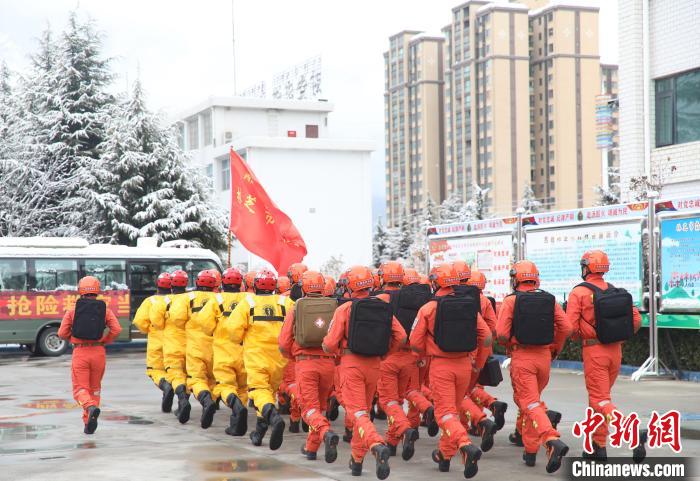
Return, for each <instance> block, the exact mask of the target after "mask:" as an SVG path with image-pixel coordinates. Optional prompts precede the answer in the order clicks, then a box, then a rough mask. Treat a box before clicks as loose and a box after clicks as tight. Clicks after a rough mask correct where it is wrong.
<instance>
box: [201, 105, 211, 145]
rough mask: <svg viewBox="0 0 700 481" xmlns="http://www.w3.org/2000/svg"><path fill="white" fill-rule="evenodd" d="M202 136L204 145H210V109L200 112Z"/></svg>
mask: <svg viewBox="0 0 700 481" xmlns="http://www.w3.org/2000/svg"><path fill="white" fill-rule="evenodd" d="M202 136H203V137H204V138H203V141H204V145H211V142H212V127H211V110H208V111H207V112H205V113H203V114H202Z"/></svg>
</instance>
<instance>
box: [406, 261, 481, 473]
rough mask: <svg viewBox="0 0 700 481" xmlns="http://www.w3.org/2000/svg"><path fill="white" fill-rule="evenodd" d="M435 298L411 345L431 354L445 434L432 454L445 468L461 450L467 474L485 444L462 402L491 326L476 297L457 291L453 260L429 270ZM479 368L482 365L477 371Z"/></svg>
mask: <svg viewBox="0 0 700 481" xmlns="http://www.w3.org/2000/svg"><path fill="white" fill-rule="evenodd" d="M430 279H431V281H432V282H433V285H434V287H435V296H436V299H435V300H432V301H430V302H428V303H427V304H425V305H424V306H423V307H421V309H420V310H419V311H418V316H417V318H416V326H415V327H414V328H413V331H412V332H411V347H412V348H413V349H414V350H415V351H416V352H419V353H425V354H427V355H428V356H430V357H431V361H430V387H431V389H432V393H433V402H434V405H435V417H436V419H437V422H438V424H439V425H440V428H441V429H442V436H441V437H440V442H439V447H438V449H436V450H435V451H433V454H432V459H433V461H435V462H436V463H438V469H439V470H440V471H441V472H446V471H449V469H450V460H451V458H452V457H453V456H454V455H455V454H457V453H458V452H459V453H460V455H461V458H462V462H463V463H464V477H465V478H471V477H473V476H475V475H476V473H477V471H478V469H479V468H478V466H477V461H478V460H479V459H480V458H481V450H480V449H479V448H477V447H476V446H474V445H473V444H472V443H471V440H470V439H469V435H468V434H467V431H466V429H465V428H464V426H463V425H462V423H461V421H460V414H459V405H460V403H461V401H462V400H463V399H464V395H465V394H466V392H467V388H468V386H469V379H470V377H471V376H472V373H474V372H475V365H474V358H473V356H474V354H473V353H474V351H476V350H477V349H478V348H479V347H488V346H490V345H491V342H492V339H491V332H490V329H489V327H488V325H487V324H486V323H485V322H484V319H483V318H482V317H481V314H479V310H478V305H475V302H474V300H473V299H466V298H460V297H458V296H456V295H455V294H454V286H456V285H458V284H459V277H458V276H457V271H456V270H455V268H454V267H453V266H452V265H450V264H440V265H438V266H436V267H433V268H432V269H431V271H430ZM476 372H478V370H477V371H476Z"/></svg>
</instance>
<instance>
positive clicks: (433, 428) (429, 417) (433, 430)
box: [423, 407, 440, 438]
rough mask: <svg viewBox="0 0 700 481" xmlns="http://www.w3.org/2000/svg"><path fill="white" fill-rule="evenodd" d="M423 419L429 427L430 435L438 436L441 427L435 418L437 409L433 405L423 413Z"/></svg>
mask: <svg viewBox="0 0 700 481" xmlns="http://www.w3.org/2000/svg"><path fill="white" fill-rule="evenodd" d="M423 421H425V425H426V426H427V427H428V436H430V437H431V438H434V437H435V436H437V433H438V432H439V431H440V427H439V426H438V423H437V420H436V419H435V410H434V409H433V408H432V407H429V408H428V409H426V411H425V412H424V413H423Z"/></svg>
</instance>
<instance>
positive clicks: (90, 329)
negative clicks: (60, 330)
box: [71, 297, 107, 341]
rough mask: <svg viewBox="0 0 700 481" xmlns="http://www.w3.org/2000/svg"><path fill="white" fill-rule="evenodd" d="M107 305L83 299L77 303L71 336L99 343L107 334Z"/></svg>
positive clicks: (102, 302)
mask: <svg viewBox="0 0 700 481" xmlns="http://www.w3.org/2000/svg"><path fill="white" fill-rule="evenodd" d="M106 316H107V304H105V302H104V301H98V300H97V299H90V298H87V297H81V298H80V299H78V302H76V303H75V315H74V316H73V327H72V329H71V335H72V336H73V337H75V338H76V339H82V340H85V341H99V340H100V339H102V336H103V335H104V332H105V325H106Z"/></svg>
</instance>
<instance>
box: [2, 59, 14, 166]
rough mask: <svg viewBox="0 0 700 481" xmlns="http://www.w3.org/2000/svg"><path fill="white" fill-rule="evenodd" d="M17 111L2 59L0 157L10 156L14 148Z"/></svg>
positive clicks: (5, 65) (9, 79)
mask: <svg viewBox="0 0 700 481" xmlns="http://www.w3.org/2000/svg"><path fill="white" fill-rule="evenodd" d="M17 113H18V112H17V102H16V101H15V97H14V92H13V88H12V85H11V72H10V69H9V68H8V67H7V63H5V61H4V60H3V61H2V62H1V63H0V159H5V158H7V157H11V156H12V153H13V152H14V150H15V145H14V143H15V141H16V137H15V126H16V123H17V120H18V117H17Z"/></svg>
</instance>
